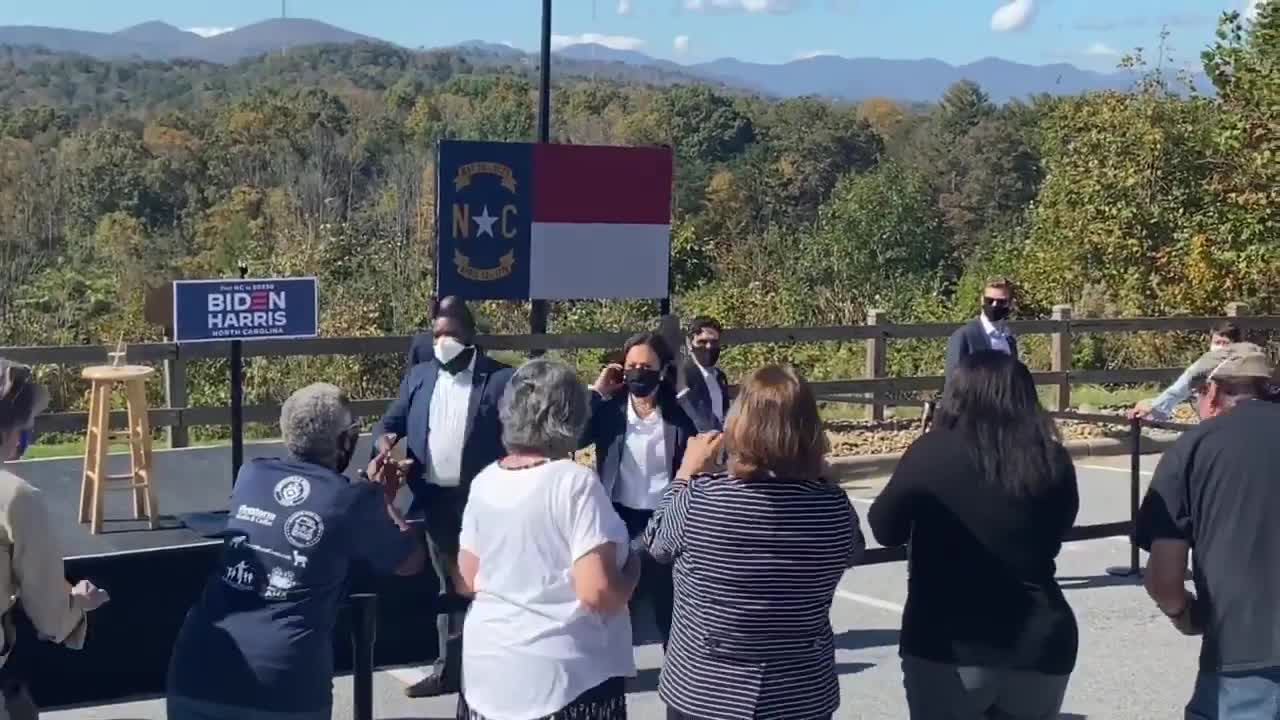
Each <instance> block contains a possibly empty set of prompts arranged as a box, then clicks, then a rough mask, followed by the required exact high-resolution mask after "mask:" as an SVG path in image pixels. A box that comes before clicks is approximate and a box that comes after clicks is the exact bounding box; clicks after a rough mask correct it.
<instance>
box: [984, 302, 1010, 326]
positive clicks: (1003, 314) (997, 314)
mask: <svg viewBox="0 0 1280 720" xmlns="http://www.w3.org/2000/svg"><path fill="white" fill-rule="evenodd" d="M1009 309H1010V308H1009V306H1008V305H992V304H990V303H985V302H984V303H983V304H982V314H983V315H986V316H987V319H988V320H990V321H991V322H1000V321H1001V320H1004V319H1005V318H1007V317H1009Z"/></svg>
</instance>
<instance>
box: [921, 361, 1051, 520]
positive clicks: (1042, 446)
mask: <svg viewBox="0 0 1280 720" xmlns="http://www.w3.org/2000/svg"><path fill="white" fill-rule="evenodd" d="M936 426H937V427H942V428H946V429H950V430H954V431H956V432H959V433H960V434H962V435H964V436H965V440H966V442H967V443H968V446H969V449H970V452H971V453H972V455H973V458H974V461H975V462H976V463H977V465H978V467H979V468H981V469H982V473H983V475H984V476H985V477H986V479H987V481H988V482H990V483H993V484H995V485H998V486H1000V487H1003V488H1004V489H1005V490H1006V491H1007V492H1008V493H1009V494H1011V495H1015V496H1028V495H1039V494H1041V493H1043V492H1045V491H1046V490H1049V489H1051V488H1053V487H1054V486H1055V485H1057V484H1058V483H1059V482H1061V481H1062V480H1063V478H1062V477H1060V476H1059V474H1058V473H1057V471H1056V468H1057V462H1056V459H1057V458H1056V456H1057V454H1058V453H1060V452H1061V449H1060V446H1059V443H1058V430H1057V426H1056V425H1054V423H1053V420H1052V419H1051V418H1050V417H1049V416H1048V414H1047V413H1046V412H1045V411H1044V408H1043V407H1041V405H1040V398H1039V396H1038V395H1036V384H1035V380H1033V379H1032V378H1031V371H1029V370H1027V366H1026V365H1023V364H1022V363H1020V362H1018V361H1017V360H1015V359H1013V358H1012V357H1010V356H1008V355H1006V354H1004V353H1002V352H995V351H991V350H986V351H982V352H977V353H973V354H972V355H970V356H968V357H967V358H965V359H964V360H963V361H961V363H960V366H959V367H958V368H957V369H956V371H955V374H954V375H952V377H950V378H949V379H948V380H947V387H946V390H945V392H944V393H943V396H942V402H941V403H940V404H939V407H938V417H937V420H936Z"/></svg>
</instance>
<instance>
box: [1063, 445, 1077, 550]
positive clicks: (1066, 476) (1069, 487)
mask: <svg viewBox="0 0 1280 720" xmlns="http://www.w3.org/2000/svg"><path fill="white" fill-rule="evenodd" d="M1058 472H1059V473H1061V474H1062V475H1061V477H1062V481H1063V487H1062V500H1061V502H1060V503H1059V505H1060V506H1061V512H1062V515H1061V518H1062V520H1061V525H1060V528H1061V531H1062V537H1066V534H1067V533H1068V532H1070V530H1071V528H1072V527H1074V526H1075V524H1076V517H1077V516H1078V515H1079V514H1080V484H1079V482H1078V481H1077V479H1076V465H1075V463H1074V462H1072V460H1071V454H1070V453H1069V452H1067V449H1066V448H1065V447H1063V446H1061V445H1059V446H1058Z"/></svg>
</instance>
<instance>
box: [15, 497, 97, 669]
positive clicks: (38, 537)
mask: <svg viewBox="0 0 1280 720" xmlns="http://www.w3.org/2000/svg"><path fill="white" fill-rule="evenodd" d="M4 520H5V525H6V526H7V527H8V528H9V531H10V533H11V534H12V537H11V540H12V542H13V550H12V552H13V558H12V563H13V577H14V584H15V585H16V590H17V594H18V597H19V598H20V599H21V600H22V609H23V612H24V613H26V615H27V617H28V618H29V619H30V620H31V624H32V625H33V626H35V629H36V632H37V633H39V634H40V636H41V637H43V638H46V639H48V640H51V641H53V642H55V643H59V644H62V645H65V646H67V647H70V648H75V649H79V648H81V647H83V646H84V639H85V632H86V629H87V622H86V614H85V611H86V608H85V607H84V606H83V605H82V604H81V602H78V601H77V598H76V596H74V595H73V593H72V592H71V587H70V585H68V584H67V578H66V575H65V570H64V568H63V564H62V551H61V549H60V548H59V547H58V544H57V542H56V541H55V540H56V539H55V538H54V536H53V533H52V532H50V528H52V524H51V522H50V519H49V513H48V510H47V509H46V508H45V506H44V498H43V496H42V495H41V493H40V491H39V490H36V489H35V488H32V487H30V486H25V485H22V486H19V487H18V489H17V491H16V492H15V493H14V496H13V498H12V499H11V500H10V502H9V506H8V507H7V508H6V517H5V518H4Z"/></svg>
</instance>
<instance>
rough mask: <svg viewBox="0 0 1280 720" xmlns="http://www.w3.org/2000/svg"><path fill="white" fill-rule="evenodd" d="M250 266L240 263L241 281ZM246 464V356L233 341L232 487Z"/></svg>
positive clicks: (237, 343) (237, 342) (238, 344)
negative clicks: (241, 468) (242, 466)
mask: <svg viewBox="0 0 1280 720" xmlns="http://www.w3.org/2000/svg"><path fill="white" fill-rule="evenodd" d="M248 274H249V266H248V265H245V264H244V263H243V262H242V263H240V279H241V280H243V279H244V278H245V276H246V275H248ZM243 464H244V356H243V354H242V348H241V345H240V341H239V340H232V341H231V486H232V487H235V485H236V478H237V477H238V476H239V475H240V466H241V465H243Z"/></svg>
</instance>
